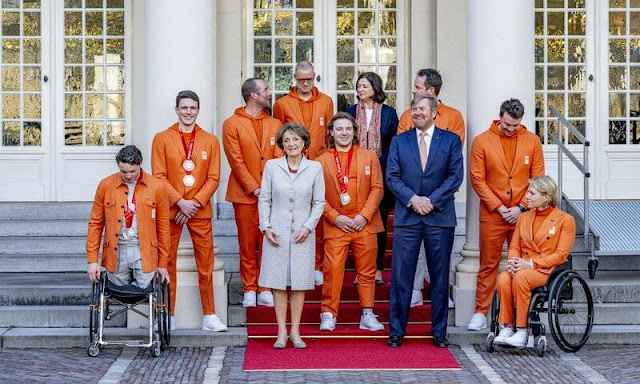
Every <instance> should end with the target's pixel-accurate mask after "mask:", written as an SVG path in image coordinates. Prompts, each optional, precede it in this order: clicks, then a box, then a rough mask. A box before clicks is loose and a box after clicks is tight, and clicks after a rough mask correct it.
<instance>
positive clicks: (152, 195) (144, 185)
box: [86, 172, 171, 272]
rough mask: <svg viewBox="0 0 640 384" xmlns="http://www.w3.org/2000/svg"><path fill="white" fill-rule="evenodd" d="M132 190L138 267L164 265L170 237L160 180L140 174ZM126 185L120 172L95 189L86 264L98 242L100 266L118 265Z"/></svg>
mask: <svg viewBox="0 0 640 384" xmlns="http://www.w3.org/2000/svg"><path fill="white" fill-rule="evenodd" d="M139 183H140V185H139V186H138V188H137V191H136V196H135V197H136V212H137V215H136V217H137V220H138V237H139V239H140V255H141V260H142V270H143V271H144V272H152V271H155V270H156V268H158V267H160V268H167V261H168V260H169V248H170V244H171V236H170V234H169V201H168V199H167V193H166V191H165V189H164V185H163V184H162V181H160V180H158V179H156V178H155V177H153V176H151V175H150V174H148V173H144V172H143V174H142V178H141V179H140V181H139ZM128 193H129V187H128V186H127V185H126V184H125V183H124V181H123V180H122V176H121V175H120V173H119V172H118V173H114V174H113V175H111V176H109V177H107V178H104V179H102V181H100V184H99V185H98V189H97V190H96V195H95V197H94V199H93V207H91V216H90V217H89V228H88V230H87V245H86V248H87V263H97V262H98V254H99V252H100V242H101V240H102V232H103V231H104V242H102V266H103V267H105V268H106V269H107V270H108V271H109V272H115V271H116V270H117V268H118V235H119V233H120V228H121V220H122V216H123V215H124V205H125V204H127V203H128V200H127V199H128V196H127V194H128Z"/></svg>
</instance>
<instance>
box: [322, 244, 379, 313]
mask: <svg viewBox="0 0 640 384" xmlns="http://www.w3.org/2000/svg"><path fill="white" fill-rule="evenodd" d="M349 245H351V248H352V249H353V258H354V261H355V264H356V273H357V276H358V296H359V297H360V306H362V308H373V299H374V295H375V289H376V286H375V277H376V255H377V254H378V237H377V236H376V234H375V233H374V234H371V233H369V232H366V231H360V232H353V233H345V234H343V235H342V236H340V237H336V238H332V239H326V240H325V243H324V250H325V255H324V265H323V272H324V284H323V285H322V306H321V311H322V312H331V313H332V314H333V317H338V306H339V305H340V293H341V291H342V282H343V281H344V266H345V262H346V261H347V253H348V251H349Z"/></svg>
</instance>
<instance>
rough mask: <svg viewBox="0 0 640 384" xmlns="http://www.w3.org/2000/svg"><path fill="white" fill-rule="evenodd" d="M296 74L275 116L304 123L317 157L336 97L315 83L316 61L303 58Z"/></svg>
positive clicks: (319, 249)
mask: <svg viewBox="0 0 640 384" xmlns="http://www.w3.org/2000/svg"><path fill="white" fill-rule="evenodd" d="M293 78H294V80H295V82H296V85H295V87H293V88H291V89H290V90H289V93H288V94H287V95H285V96H283V97H281V98H279V99H278V101H276V102H275V104H274V105H273V117H275V118H276V119H278V120H280V121H281V122H282V124H286V123H298V124H302V125H304V126H305V127H306V128H307V130H309V133H310V134H311V145H310V147H309V149H308V152H307V153H306V155H307V157H308V158H309V160H315V159H316V158H317V157H318V156H320V155H322V154H323V153H324V151H326V150H327V141H326V140H327V123H328V122H329V120H331V117H332V116H333V100H331V98H330V97H329V96H327V95H325V94H324V93H322V92H320V91H319V90H318V88H316V87H315V86H314V83H315V79H316V72H315V70H314V69H313V65H312V64H311V63H310V62H309V61H307V60H303V61H301V62H299V63H298V64H297V65H296V68H295V72H294V74H293ZM322 239H323V237H322V225H318V228H316V271H315V283H316V285H322V259H323V254H324V250H323V241H322Z"/></svg>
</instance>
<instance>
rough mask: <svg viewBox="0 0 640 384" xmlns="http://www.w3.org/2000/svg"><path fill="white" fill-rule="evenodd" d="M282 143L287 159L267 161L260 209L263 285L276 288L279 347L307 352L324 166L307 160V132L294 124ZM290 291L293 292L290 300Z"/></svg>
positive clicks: (287, 127)
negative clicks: (305, 313) (304, 319)
mask: <svg viewBox="0 0 640 384" xmlns="http://www.w3.org/2000/svg"><path fill="white" fill-rule="evenodd" d="M276 142H277V144H278V146H279V147H280V148H281V149H282V150H283V151H284V152H285V157H282V158H279V159H273V160H269V161H267V164H266V166H265V169H264V172H263V176H262V185H261V187H260V190H261V191H260V197H259V199H258V210H259V213H260V230H261V231H263V232H264V236H265V239H266V240H267V241H265V242H264V244H263V247H262V265H261V268H260V281H259V284H260V286H261V287H269V288H272V289H273V301H274V306H275V311H276V319H277V320H278V338H277V340H276V342H275V344H274V345H273V347H274V348H276V349H281V348H284V347H285V346H286V344H287V338H290V339H291V341H292V342H293V346H294V347H295V348H306V344H305V343H304V342H303V341H302V339H301V338H300V318H301V316H302V307H303V305H304V291H305V290H308V289H313V288H314V279H313V278H314V266H315V244H316V242H315V232H314V230H315V228H316V224H318V220H320V218H321V217H322V212H323V210H324V205H325V199H324V176H323V174H322V166H321V165H320V163H318V162H316V161H311V160H308V159H306V158H305V157H304V156H303V155H302V151H303V150H305V149H307V148H309V144H310V142H311V137H310V135H309V131H307V129H306V128H305V127H304V126H302V125H300V124H297V123H288V124H285V125H283V126H282V127H280V128H279V129H278V133H277V139H276ZM287 287H290V288H291V294H290V295H289V297H287ZM288 299H289V300H290V302H291V304H290V307H291V332H290V334H289V336H287V300H288Z"/></svg>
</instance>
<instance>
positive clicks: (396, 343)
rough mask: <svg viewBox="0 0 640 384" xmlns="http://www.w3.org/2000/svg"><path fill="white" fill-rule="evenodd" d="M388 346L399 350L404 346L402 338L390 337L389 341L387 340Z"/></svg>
mask: <svg viewBox="0 0 640 384" xmlns="http://www.w3.org/2000/svg"><path fill="white" fill-rule="evenodd" d="M387 345H388V346H390V347H391V348H398V347H399V346H401V345H402V336H397V335H391V336H389V340H387Z"/></svg>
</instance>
